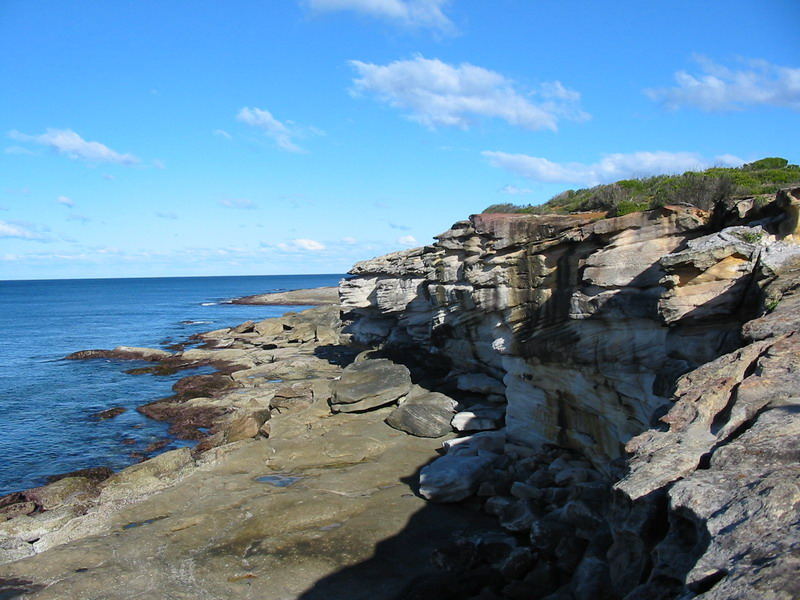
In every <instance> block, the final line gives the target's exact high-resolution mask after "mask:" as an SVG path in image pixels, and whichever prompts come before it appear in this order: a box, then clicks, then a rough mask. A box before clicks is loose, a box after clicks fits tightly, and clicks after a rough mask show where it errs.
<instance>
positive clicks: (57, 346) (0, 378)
mask: <svg viewBox="0 0 800 600" xmlns="http://www.w3.org/2000/svg"><path fill="white" fill-rule="evenodd" d="M342 277H343V276H342V275H339V274H334V275H274V276H243V277H168V278H138V279H65V280H46V281H0V331H1V332H2V335H0V495H2V494H6V493H9V492H13V491H17V490H22V489H26V488H30V487H33V486H38V485H42V484H44V483H46V482H47V477H48V476H50V475H55V474H59V473H67V472H70V471H75V470H77V469H83V468H87V467H97V466H108V467H111V468H113V469H115V470H117V469H120V468H123V467H125V466H127V465H129V464H133V463H134V462H137V461H138V460H139V459H140V458H141V455H142V454H143V453H144V451H145V449H146V448H147V447H148V446H149V445H151V444H153V443H154V442H158V441H159V440H163V439H165V438H167V437H169V436H168V434H167V429H168V425H167V424H165V423H159V422H157V421H153V420H151V419H148V418H146V417H144V416H142V415H141V414H139V413H138V412H136V410H135V409H136V407H137V406H140V405H142V404H145V403H147V402H150V401H152V400H156V399H158V398H163V397H165V396H169V395H171V389H170V388H171V386H172V384H173V383H175V381H177V380H178V379H180V378H181V377H185V376H186V375H189V374H193V373H199V372H206V371H208V370H209V369H206V371H202V370H195V371H183V372H180V373H178V374H176V375H171V376H156V375H129V374H126V373H125V371H126V370H128V369H131V368H133V367H136V366H141V365H144V364H145V363H132V362H123V361H107V360H87V361H71V360H70V361H68V360H64V359H63V357H64V356H66V355H67V354H70V353H71V352H75V351H77V350H87V349H92V348H113V347H115V346H122V345H125V346H146V347H152V348H161V347H164V346H166V345H168V344H172V343H176V342H180V341H184V340H185V339H186V338H188V337H189V336H190V335H192V334H194V333H198V332H201V331H209V330H212V329H220V328H222V327H228V326H231V325H236V324H238V323H241V322H242V321H246V320H248V319H252V320H261V319H266V318H269V317H277V316H280V315H282V314H284V313H285V312H287V311H290V310H302V309H303V308H305V307H298V306H246V305H237V304H230V303H226V301H228V300H230V299H231V298H237V297H241V296H248V295H252V294H262V293H267V292H273V291H284V290H293V289H302V288H312V287H321V286H332V285H337V284H338V282H339V280H340V279H341V278H342ZM118 406H119V407H124V408H126V409H127V410H126V411H125V412H124V413H122V414H121V415H119V416H117V417H115V418H112V419H108V420H98V419H96V418H93V417H92V415H93V414H94V413H97V412H99V411H101V410H105V409H107V408H111V407H118ZM189 444H190V443H189V442H184V441H180V440H174V439H172V440H171V441H170V444H169V445H168V446H166V447H165V448H164V450H169V449H173V448H177V447H180V446H182V445H189Z"/></svg>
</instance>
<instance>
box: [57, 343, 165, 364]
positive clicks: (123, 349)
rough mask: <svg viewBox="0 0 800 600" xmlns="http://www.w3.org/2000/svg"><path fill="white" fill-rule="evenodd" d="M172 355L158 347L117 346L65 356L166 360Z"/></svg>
mask: <svg viewBox="0 0 800 600" xmlns="http://www.w3.org/2000/svg"><path fill="white" fill-rule="evenodd" d="M171 356H172V353H171V352H167V351H166V350H160V349H158V348H135V347H132V346H117V347H116V348H114V349H113V350H80V351H78V352H73V353H72V354H70V355H68V356H65V357H64V358H66V359H67V360H87V359H91V358H106V359H110V360H145V361H158V360H166V359H167V358H170V357H171Z"/></svg>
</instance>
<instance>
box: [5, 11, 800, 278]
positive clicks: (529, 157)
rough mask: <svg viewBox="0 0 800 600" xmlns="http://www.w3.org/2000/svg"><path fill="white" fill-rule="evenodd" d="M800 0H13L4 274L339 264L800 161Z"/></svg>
mask: <svg viewBox="0 0 800 600" xmlns="http://www.w3.org/2000/svg"><path fill="white" fill-rule="evenodd" d="M798 23H800V3H798V2H796V0H785V1H779V0H760V1H755V0H753V1H748V2H745V1H736V0H731V1H726V2H697V1H696V0H694V1H682V0H674V1H670V2H666V1H662V2H658V1H656V2H649V3H643V2H640V1H624V0H623V1H615V2H588V1H580V2H579V1H574V0H561V1H558V2H555V1H550V0H495V1H493V2H486V1H484V0H480V1H479V0H450V1H447V0H259V1H241V0H229V1H226V2H218V1H204V0H193V1H191V2H189V1H177V0H176V1H174V2H163V1H152V0H135V1H134V0H130V1H124V0H117V1H114V2H96V1H81V0H72V1H70V2H63V0H62V1H49V0H40V1H37V2H29V1H26V0H3V1H2V2H0V81H2V91H3V93H2V94H0V136H2V145H0V279H29V278H30V279H33V278H61V277H113V276H172V275H175V276H177V275H223V274H231V275H237V274H280V273H326V272H328V273H330V272H344V271H345V270H347V269H348V268H349V266H350V265H351V264H352V263H353V262H355V261H356V260H360V259H364V258H369V257H372V256H376V255H379V254H383V253H386V252H390V251H394V250H398V249H402V248H405V247H411V246H416V245H422V244H425V243H429V242H430V241H431V238H432V236H433V235H436V234H438V233H441V232H442V231H443V230H445V229H447V228H448V227H449V226H450V225H451V224H452V223H453V222H455V221H457V220H460V219H463V218H466V217H467V216H468V215H469V214H471V213H475V212H480V211H481V210H482V209H484V208H485V207H486V206H488V205H490V204H493V203H498V202H509V201H511V202H517V203H534V204H535V203H540V202H543V201H546V200H547V199H548V198H550V197H551V196H553V195H554V194H556V193H558V192H560V191H562V190H564V189H569V188H578V187H586V186H587V185H593V184H596V183H602V182H606V181H613V180H616V179H619V178H623V177H630V176H637V175H649V174H654V173H661V172H681V171H684V170H687V169H690V168H699V167H703V166H709V165H714V164H737V163H739V162H741V161H750V160H754V159H757V158H761V157H763V156H784V157H786V158H789V159H790V160H792V161H793V162H798V160H800V152H799V151H798V150H797V135H798V133H800V41H798V37H797V33H796V26H797V24H798Z"/></svg>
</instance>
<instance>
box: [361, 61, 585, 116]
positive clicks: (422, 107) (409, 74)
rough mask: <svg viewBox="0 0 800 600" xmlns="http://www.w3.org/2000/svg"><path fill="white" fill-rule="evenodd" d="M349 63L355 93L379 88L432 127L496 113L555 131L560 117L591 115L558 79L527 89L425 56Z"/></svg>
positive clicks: (484, 72)
mask: <svg viewBox="0 0 800 600" xmlns="http://www.w3.org/2000/svg"><path fill="white" fill-rule="evenodd" d="M350 65H351V66H352V67H353V68H354V69H355V70H356V71H357V72H358V77H357V78H356V79H354V80H353V88H352V93H353V94H356V95H357V94H361V93H371V94H374V95H375V96H376V97H377V98H378V99H379V100H380V101H382V102H385V103H386V104H389V105H390V106H393V107H395V108H399V109H402V110H406V111H408V118H409V119H411V120H412V121H416V122H418V123H421V124H422V125H425V126H427V127H431V128H433V127H436V126H439V125H442V126H455V127H460V128H462V129H468V128H469V126H470V125H471V124H472V123H473V122H474V121H475V120H476V119H478V118H481V117H492V118H498V119H502V120H504V121H506V122H508V123H510V124H511V125H515V126H519V127H523V128H525V129H531V130H538V129H550V130H553V131H555V130H556V129H557V127H558V121H559V119H562V118H564V119H572V120H577V121H581V120H586V119H588V118H589V115H588V114H587V113H585V112H583V111H582V110H581V109H580V106H579V102H580V94H578V92H575V91H572V90H568V89H567V88H565V87H564V86H563V85H562V84H561V83H560V82H558V81H553V82H547V83H543V84H541V85H540V86H539V87H538V88H537V89H535V90H530V91H527V92H526V91H524V90H519V89H517V86H516V85H515V83H514V82H513V81H512V80H510V79H508V78H507V77H505V76H504V75H501V74H500V73H497V72H495V71H490V70H489V69H484V68H483V67H478V66H475V65H472V64H469V63H462V64H460V65H457V66H454V65H450V64H447V63H445V62H442V61H441V60H438V59H427V58H424V57H423V56H416V57H415V58H413V59H412V60H398V61H395V62H392V63H389V64H388V65H376V64H372V63H365V62H361V61H358V60H352V61H350Z"/></svg>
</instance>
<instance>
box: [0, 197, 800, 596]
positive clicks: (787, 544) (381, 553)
mask: <svg viewBox="0 0 800 600" xmlns="http://www.w3.org/2000/svg"><path fill="white" fill-rule="evenodd" d="M798 206H800V189H795V190H784V191H782V192H780V193H779V194H778V201H777V202H772V203H768V204H766V205H761V204H757V203H755V202H754V201H752V200H750V201H747V200H737V204H736V210H735V211H734V210H730V207H727V206H722V205H720V206H716V207H715V208H714V211H713V212H706V211H700V210H698V209H695V208H689V207H684V206H667V207H663V208H660V209H656V210H652V211H646V212H643V213H632V214H629V215H625V216H623V217H616V218H611V219H602V218H601V217H602V215H598V214H591V215H586V214H584V215H560V216H547V215H544V216H538V215H476V216H474V217H472V218H471V219H470V220H469V221H463V222H459V223H457V224H456V225H454V227H453V228H452V229H450V230H448V231H447V232H445V233H444V234H442V235H440V236H438V238H437V239H438V241H437V242H435V243H434V244H432V245H431V246H426V247H425V248H418V249H414V250H409V251H404V252H399V253H394V254H391V255H388V256H385V257H381V258H377V259H373V260H370V261H364V262H362V263H359V264H357V265H356V266H355V267H354V268H353V270H352V274H353V275H354V277H353V278H352V279H349V280H345V281H343V282H342V286H341V292H342V299H343V305H342V307H341V309H343V311H340V307H338V306H323V307H319V308H316V309H311V310H309V311H304V312H303V313H299V314H291V313H290V314H287V315H284V316H283V317H281V318H279V319H268V320H266V321H261V322H258V323H256V322H245V323H243V324H241V325H239V326H237V327H233V328H227V329H222V330H218V331H213V332H207V333H205V334H201V335H200V336H198V338H197V340H198V341H199V342H200V343H202V344H203V345H202V347H198V348H192V349H187V350H183V351H176V352H174V353H166V354H167V356H165V357H162V358H161V359H157V360H156V361H155V362H157V363H158V366H159V367H166V366H167V365H169V366H170V368H176V369H180V368H190V367H191V366H199V365H213V366H215V367H216V368H217V369H218V371H217V372H216V373H214V374H212V375H210V376H209V375H201V376H190V377H188V378H185V380H182V381H181V382H179V383H178V384H176V386H175V389H174V391H175V392H176V393H175V395H174V396H173V397H171V398H168V399H162V400H158V401H156V402H153V403H151V404H150V405H149V406H150V407H153V408H152V409H153V410H155V407H157V409H158V411H160V413H161V414H160V416H161V418H164V419H166V420H170V421H172V422H173V424H174V426H175V427H183V428H184V429H185V430H186V435H197V437H198V438H202V439H201V440H200V443H199V444H198V445H197V446H196V447H195V448H194V449H193V450H189V449H188V448H183V449H180V450H174V451H171V452H167V453H164V454H161V455H159V456H157V457H155V458H152V459H150V460H147V461H144V462H142V463H140V464H139V465H134V466H133V467H129V468H127V469H124V470H122V471H120V472H118V473H115V474H114V475H112V476H110V477H108V478H107V479H104V480H101V481H96V480H93V479H90V478H89V477H82V476H80V475H79V474H74V476H72V477H65V478H64V479H61V480H60V481H58V482H56V483H53V484H50V485H48V486H43V487H42V488H36V489H35V490H28V491H26V492H21V493H18V494H12V495H10V496H7V497H5V498H2V499H0V514H5V515H7V518H6V520H5V521H4V522H2V523H0V562H5V563H6V564H4V565H0V582H2V581H13V582H24V585H25V586H27V587H26V589H28V590H29V591H28V592H26V593H27V594H28V597H30V598H36V599H37V600H48V599H55V598H59V599H61V598H83V597H98V596H102V597H105V598H110V599H120V600H122V599H123V598H129V597H131V596H133V595H137V594H138V595H147V594H151V595H152V593H153V590H158V594H160V595H162V596H171V595H174V596H176V597H177V596H181V597H212V598H216V597H220V598H221V597H226V598H227V597H231V598H252V599H254V600H255V599H256V598H258V599H267V600H279V599H281V600H283V599H284V598H302V599H304V600H316V599H322V598H325V599H331V598H342V599H344V598H347V599H348V600H350V599H351V598H352V599H355V600H360V599H364V600H366V599H368V598H369V599H375V598H378V599H386V600H388V599H389V598H392V599H394V598H406V599H411V598H417V599H427V598H431V599H433V598H436V599H437V600H439V599H443V600H448V599H450V600H461V599H473V600H493V599H509V600H516V599H522V598H524V599H525V600H589V599H592V600H594V599H603V600H623V599H624V600H640V599H644V598H659V599H663V600H688V599H689V598H702V599H704V600H727V599H740V600H745V599H749V598H756V597H758V598H770V599H774V600H789V599H793V598H796V597H798V596H800V587H798V583H797V579H796V571H797V566H798V565H800V550H799V549H800V525H799V523H800V520H798V514H800V495H798V491H797V490H798V489H800V466H799V463H798V456H800V454H799V453H800V449H798V440H800V417H798V410H797V408H798V402H797V399H798V397H800V362H799V361H800V359H798V357H800V345H799V344H800V341H799V340H798V335H799V334H798V332H797V323H798V321H797V318H796V314H795V313H796V307H797V306H798V298H800V291H798V290H800V246H798V245H797V243H796V239H795V234H796V230H797V213H798ZM135 350H136V352H128V354H129V355H130V357H131V358H132V359H134V360H135V359H137V358H136V357H138V359H141V357H142V356H148V353H147V352H146V351H144V350H146V349H135ZM95 352H99V354H95V355H94V356H93V355H92V354H91V353H88V354H86V355H84V356H82V358H83V357H85V358H92V357H102V358H108V357H109V356H108V355H103V354H102V352H106V351H95ZM110 352H114V351H110ZM77 354H80V353H77ZM117 357H119V354H118V355H117ZM144 410H148V409H146V408H145V409H144ZM158 411H157V412H158ZM454 430H455V431H454ZM412 434H413V435H412ZM435 436H438V438H437V437H435ZM437 449H438V454H440V456H439V457H438V458H437ZM432 459H435V460H432ZM417 492H418V493H417ZM423 498H426V499H428V500H429V502H425V501H424V500H423ZM398 557H402V560H398ZM111 582H113V583H111ZM15 585H18V584H15ZM19 585H21V584H19ZM0 590H2V588H0Z"/></svg>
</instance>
